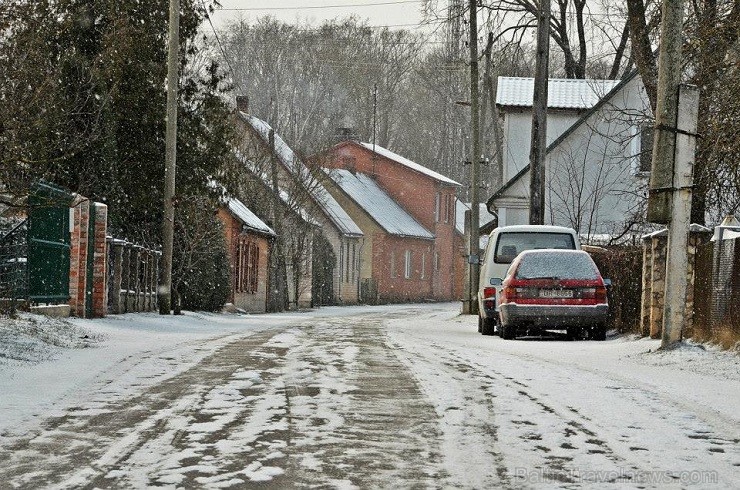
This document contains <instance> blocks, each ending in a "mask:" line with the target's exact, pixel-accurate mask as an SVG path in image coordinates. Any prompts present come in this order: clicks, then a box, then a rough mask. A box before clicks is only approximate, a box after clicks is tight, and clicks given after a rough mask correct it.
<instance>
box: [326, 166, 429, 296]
mask: <svg viewBox="0 0 740 490" xmlns="http://www.w3.org/2000/svg"><path fill="white" fill-rule="evenodd" d="M328 172H329V175H330V177H331V179H332V180H333V182H334V183H335V186H333V187H332V186H329V187H328V188H329V189H330V192H332V193H333V195H334V196H335V198H336V199H337V201H338V202H339V203H340V204H341V205H342V207H344V209H346V210H347V212H348V213H349V214H350V216H352V218H353V219H354V221H355V222H356V223H358V224H359V225H360V227H361V228H362V231H363V233H364V235H365V240H364V242H363V245H362V247H360V248H359V249H358V250H357V251H355V250H354V249H353V250H352V260H356V259H359V263H360V270H359V280H360V283H361V294H362V300H363V301H364V302H367V303H371V304H375V303H378V302H381V303H383V302H397V301H420V300H425V299H431V298H434V276H435V272H434V266H435V264H434V260H433V259H434V238H435V237H434V235H433V234H432V232H430V231H429V230H427V229H426V228H425V227H423V226H422V225H421V224H420V223H419V222H418V221H416V220H415V219H414V217H413V216H411V215H410V214H409V213H407V212H406V211H405V210H404V209H403V208H402V207H401V206H400V205H399V204H398V203H397V202H395V201H394V200H393V198H391V197H390V196H389V195H388V194H387V193H386V192H385V191H384V190H383V189H382V188H381V187H380V186H379V185H378V184H377V182H375V180H374V179H373V178H372V177H370V176H369V175H366V174H362V173H358V172H355V173H353V172H350V171H349V170H345V169H333V170H329V171H328ZM355 253H356V254H357V255H356V256H355ZM353 274H354V273H353Z"/></svg>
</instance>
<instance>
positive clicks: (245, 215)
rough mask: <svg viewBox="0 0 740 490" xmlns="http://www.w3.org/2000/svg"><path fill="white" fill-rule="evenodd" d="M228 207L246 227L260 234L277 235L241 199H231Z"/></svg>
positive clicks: (227, 203)
mask: <svg viewBox="0 0 740 490" xmlns="http://www.w3.org/2000/svg"><path fill="white" fill-rule="evenodd" d="M226 205H227V206H228V208H229V211H231V212H232V213H233V214H234V216H236V217H237V218H239V220H240V221H241V222H242V223H244V226H246V227H248V228H251V229H253V230H256V231H258V232H260V233H265V234H267V235H275V232H274V231H272V228H270V227H269V226H267V225H266V224H265V223H264V221H262V220H261V219H259V218H258V217H257V215H255V214H254V213H253V212H252V211H251V210H250V209H249V208H248V207H247V206H245V205H244V203H242V202H241V201H240V200H239V199H235V198H231V199H229V200H228V201H227V202H226Z"/></svg>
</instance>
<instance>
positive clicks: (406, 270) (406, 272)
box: [403, 250, 411, 279]
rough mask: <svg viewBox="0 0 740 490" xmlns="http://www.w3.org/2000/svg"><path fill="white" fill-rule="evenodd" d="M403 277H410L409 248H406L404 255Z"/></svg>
mask: <svg viewBox="0 0 740 490" xmlns="http://www.w3.org/2000/svg"><path fill="white" fill-rule="evenodd" d="M403 277H405V278H406V279H411V250H406V253H405V256H404V267H403Z"/></svg>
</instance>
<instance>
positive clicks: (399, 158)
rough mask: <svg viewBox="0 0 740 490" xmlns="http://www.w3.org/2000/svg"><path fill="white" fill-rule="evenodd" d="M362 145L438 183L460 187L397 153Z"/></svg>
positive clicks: (372, 145)
mask: <svg viewBox="0 0 740 490" xmlns="http://www.w3.org/2000/svg"><path fill="white" fill-rule="evenodd" d="M360 144H361V145H362V146H364V147H365V148H367V149H368V150H370V151H374V152H375V153H377V154H378V155H380V156H383V157H385V158H388V159H389V160H393V161H394V162H397V163H400V164H401V165H404V166H405V167H408V168H410V169H412V170H416V171H417V172H419V173H422V174H424V175H427V176H429V177H431V178H433V179H435V180H438V181H440V182H442V183H445V184H450V185H456V186H459V185H460V183H459V182H455V181H454V180H452V179H450V178H449V177H445V176H444V175H442V174H440V173H437V172H435V171H434V170H430V169H428V168H426V167H425V166H423V165H419V164H418V163H416V162H412V161H411V160H409V159H408V158H405V157H402V156H401V155H399V154H397V153H393V152H392V151H390V150H387V149H385V148H383V147H382V146H378V145H374V144H372V143H362V142H360Z"/></svg>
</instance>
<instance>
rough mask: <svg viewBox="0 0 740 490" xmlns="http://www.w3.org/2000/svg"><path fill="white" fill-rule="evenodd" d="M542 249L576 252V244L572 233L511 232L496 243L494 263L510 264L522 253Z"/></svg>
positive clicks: (500, 236) (500, 237)
mask: <svg viewBox="0 0 740 490" xmlns="http://www.w3.org/2000/svg"><path fill="white" fill-rule="evenodd" d="M540 248H555V249H563V250H575V248H576V244H575V242H574V241H573V235H571V234H570V233H545V232H541V231H538V232H509V233H501V234H500V235H499V236H498V243H496V252H495V255H494V262H496V263H497V264H510V263H511V261H512V260H514V258H515V257H516V256H517V255H519V253H520V252H523V251H525V250H536V249H540Z"/></svg>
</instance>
